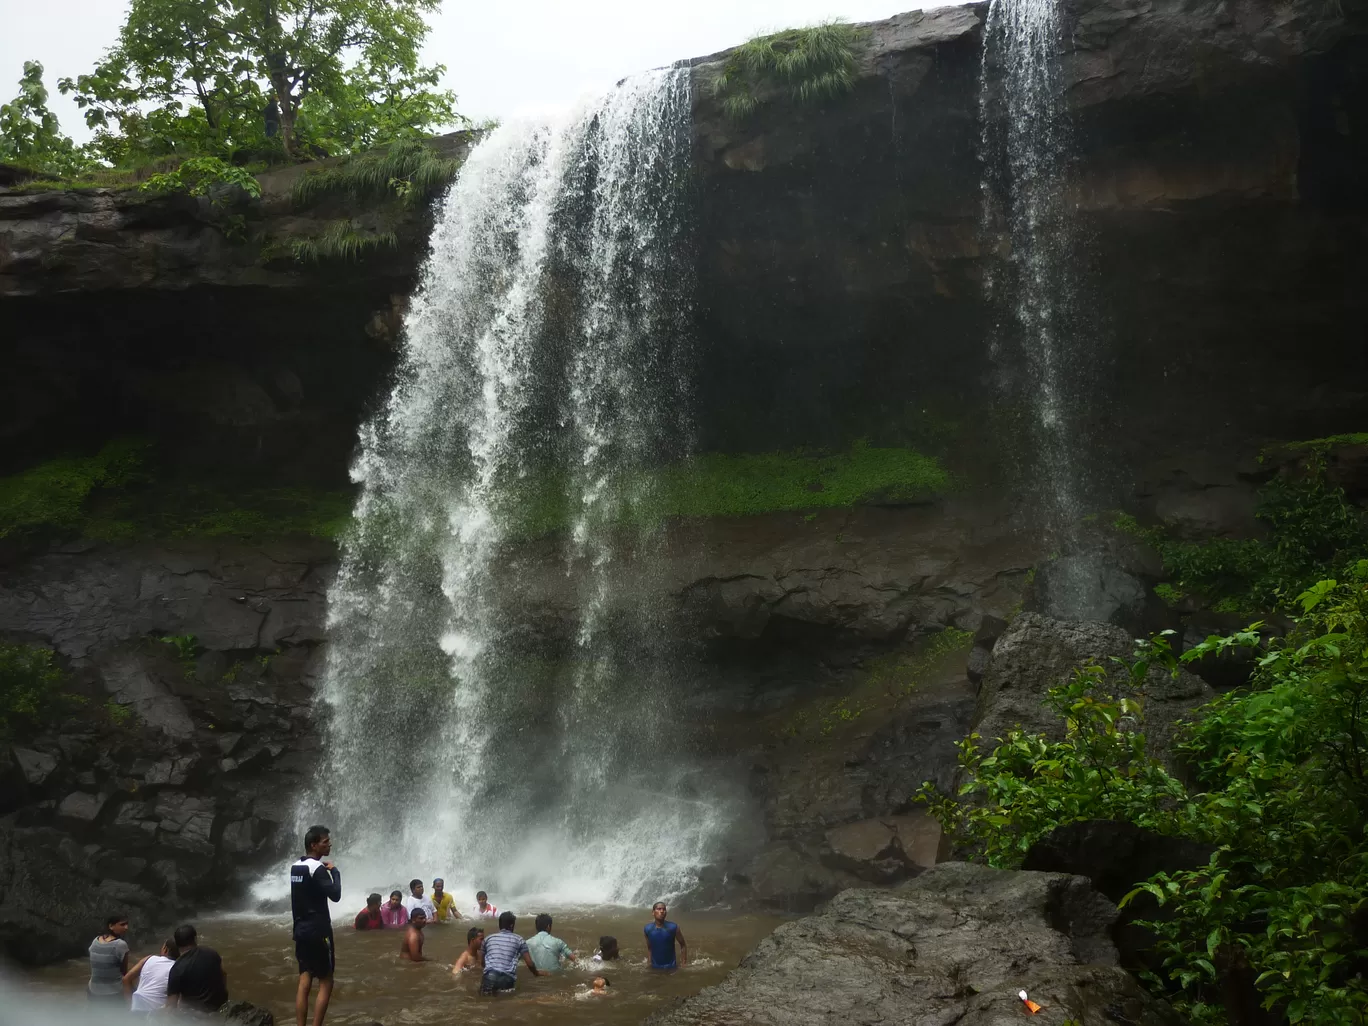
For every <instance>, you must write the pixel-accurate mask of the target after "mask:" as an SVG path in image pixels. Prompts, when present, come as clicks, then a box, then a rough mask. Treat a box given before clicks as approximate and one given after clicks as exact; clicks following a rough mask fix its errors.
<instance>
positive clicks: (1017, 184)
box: [979, 0, 1096, 549]
mask: <svg viewBox="0 0 1368 1026" xmlns="http://www.w3.org/2000/svg"><path fill="white" fill-rule="evenodd" d="M1059 48H1060V21H1059V0H992V3H990V4H989V8H988V21H986V25H985V29H984V82H985V86H984V89H982V92H981V100H979V103H981V111H979V114H981V122H982V126H984V152H985V155H986V156H988V167H989V170H988V174H986V175H985V183H984V196H985V200H984V228H985V235H989V237H990V235H992V234H996V233H997V231H999V226H1000V224H1003V223H1004V222H1005V228H1007V242H1008V245H1010V252H1011V257H1010V260H1008V261H1007V263H1005V265H1004V267H1001V268H1000V269H999V271H997V272H996V274H995V275H993V276H992V279H990V282H989V286H990V290H992V293H993V294H995V295H996V297H997V298H1000V300H1001V301H1003V302H1004V305H1005V306H1007V308H1008V309H1010V315H1011V320H1012V323H1014V330H1012V331H1011V332H1008V334H1011V335H1012V337H1015V338H1016V339H1018V346H1019V350H1021V364H1022V367H1023V369H1025V379H1026V380H1025V384H1026V393H1027V395H1026V398H1027V402H1029V406H1030V410H1031V428H1033V436H1034V449H1036V454H1037V466H1038V479H1040V486H1041V487H1040V491H1041V494H1040V506H1041V508H1042V510H1044V520H1045V529H1047V534H1048V536H1049V540H1051V542H1052V543H1053V544H1055V547H1056V549H1075V547H1077V544H1075V542H1077V536H1075V534H1077V525H1078V524H1079V521H1081V518H1082V514H1083V509H1085V505H1083V494H1085V487H1086V484H1088V482H1086V473H1088V471H1086V461H1085V456H1083V451H1085V435H1086V423H1085V421H1086V409H1088V405H1089V401H1090V395H1089V389H1090V384H1092V380H1090V372H1092V368H1093V365H1094V361H1096V352H1094V350H1096V346H1094V339H1093V338H1092V334H1090V332H1089V331H1088V327H1086V326H1085V323H1083V317H1082V316H1081V309H1079V302H1081V297H1079V289H1081V283H1079V274H1078V269H1077V261H1078V260H1079V246H1078V237H1077V227H1075V216H1074V211H1073V209H1071V207H1070V202H1068V161H1070V149H1071V148H1070V135H1071V131H1070V119H1068V111H1067V107H1066V101H1064V94H1063V83H1062V81H1060V64H1059ZM993 67H996V68H997V71H999V75H1000V78H999V82H1000V89H999V92H997V93H996V94H995V93H993V92H992V90H990V88H989V85H988V83H989V81H990V78H992V68H993ZM996 345H997V346H999V347H1000V346H1001V339H999V341H997V342H996Z"/></svg>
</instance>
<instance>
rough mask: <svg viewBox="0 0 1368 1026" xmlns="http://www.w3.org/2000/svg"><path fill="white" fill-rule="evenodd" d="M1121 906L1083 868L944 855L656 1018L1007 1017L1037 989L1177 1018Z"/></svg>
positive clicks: (988, 1020)
mask: <svg viewBox="0 0 1368 1026" xmlns="http://www.w3.org/2000/svg"><path fill="white" fill-rule="evenodd" d="M1115 916H1116V908H1115V906H1114V905H1112V904H1111V902H1109V901H1108V900H1107V899H1106V898H1104V897H1102V896H1101V895H1099V894H1097V893H1096V892H1095V891H1093V890H1092V889H1091V887H1090V886H1089V885H1088V882H1087V881H1086V880H1084V879H1082V878H1081V877H1072V876H1063V875H1056V874H1050V873H1025V872H1007V871H1003V870H996V869H988V868H986V867H983V866H974V865H969V864H966V863H954V862H950V863H942V864H941V865H939V866H936V867H935V868H934V869H930V870H928V871H927V872H925V873H923V874H922V875H921V876H919V877H917V878H916V879H915V880H913V881H911V882H910V883H907V884H904V885H902V886H900V887H897V888H895V889H893V890H882V891H876V890H850V891H843V892H842V893H840V894H838V895H837V896H836V897H835V898H833V899H832V900H831V902H830V903H829V904H828V905H827V906H826V908H825V909H823V910H822V912H821V913H820V914H818V915H815V916H811V917H809V918H806V919H800V920H798V921H796V922H791V923H785V924H784V925H783V926H780V927H779V928H778V929H777V930H775V931H774V933H773V935H772V936H770V937H769V938H768V939H766V940H764V941H761V943H760V945H759V947H757V948H756V949H755V950H754V951H753V952H751V954H749V955H747V956H746V957H745V958H744V959H742V961H741V964H740V966H739V967H738V968H737V969H735V970H734V971H733V972H732V973H731V975H729V976H728V977H727V979H726V980H724V981H723V982H722V983H721V984H718V985H717V986H715V987H709V988H708V989H706V990H704V991H703V992H702V993H700V994H698V995H696V996H694V997H690V998H685V999H684V1000H683V1001H681V1002H680V1003H679V1004H678V1005H676V1006H675V1007H674V1008H671V1009H667V1010H663V1011H660V1012H657V1013H655V1014H654V1015H652V1016H651V1017H649V1018H648V1019H647V1020H646V1022H647V1024H649V1026H730V1024H733V1023H734V1024H737V1026H741V1024H751V1023H760V1024H773V1026H837V1024H840V1026H862V1024H868V1026H875V1024H878V1026H904V1024H905V1026H925V1024H928V1023H951V1022H953V1023H957V1024H959V1026H1006V1024H1009V1023H1017V1022H1020V1021H1021V1019H1022V1016H1023V1015H1024V1014H1025V1011H1024V1009H1023V1008H1022V1004H1021V1001H1020V999H1019V998H1018V997H1017V992H1018V991H1019V990H1022V989H1024V990H1026V991H1027V992H1028V993H1029V994H1030V996H1031V998H1032V999H1033V1000H1035V1001H1037V1002H1039V1003H1040V1004H1042V1005H1044V1006H1045V1007H1046V1008H1047V1009H1048V1012H1049V1014H1050V1015H1051V1016H1052V1017H1053V1019H1052V1021H1063V1020H1065V1019H1073V1020H1075V1021H1077V1022H1080V1023H1084V1024H1086V1026H1105V1024H1116V1026H1171V1024H1176V1022H1177V1020H1176V1018H1175V1017H1174V1016H1173V1015H1172V1013H1171V1012H1170V1011H1169V1009H1168V1007H1167V1006H1166V1005H1164V1004H1163V1003H1162V1002H1159V1001H1156V1000H1155V999H1154V998H1151V997H1149V996H1148V995H1147V994H1145V993H1144V992H1143V991H1142V990H1141V989H1140V987H1139V986H1138V985H1137V984H1136V982H1135V980H1134V979H1133V978H1132V977H1131V976H1130V974H1129V973H1127V972H1126V971H1125V970H1124V969H1122V968H1120V966H1119V965H1118V964H1117V957H1116V949H1115V948H1114V947H1113V946H1112V943H1111V940H1110V938H1109V936H1108V931H1109V929H1110V927H1111V923H1112V921H1113V920H1114V919H1115ZM818 966H820V971H815V968H814V967H818Z"/></svg>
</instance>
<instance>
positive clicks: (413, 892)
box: [404, 880, 437, 923]
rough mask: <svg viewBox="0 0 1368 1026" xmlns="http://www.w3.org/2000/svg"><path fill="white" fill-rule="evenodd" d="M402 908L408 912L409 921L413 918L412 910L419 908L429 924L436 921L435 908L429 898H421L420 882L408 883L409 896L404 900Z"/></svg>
mask: <svg viewBox="0 0 1368 1026" xmlns="http://www.w3.org/2000/svg"><path fill="white" fill-rule="evenodd" d="M404 908H405V909H407V910H408V914H409V918H410V919H412V918H413V910H414V909H415V908H421V909H422V910H423V914H424V915H426V916H427V921H428V922H429V923H435V922H436V921H437V906H436V905H434V904H433V902H432V899H431V898H425V897H423V881H422V880H410V881H409V896H408V897H407V898H405V899H404Z"/></svg>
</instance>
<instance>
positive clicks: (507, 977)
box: [480, 912, 547, 994]
mask: <svg viewBox="0 0 1368 1026" xmlns="http://www.w3.org/2000/svg"><path fill="white" fill-rule="evenodd" d="M517 925H518V917H517V916H515V915H514V914H513V913H512V912H505V913H503V915H501V916H499V932H498V933H496V934H494V935H493V936H490V937H486V938H485V939H484V975H483V976H481V977H480V993H481V994H511V993H512V992H513V988H514V987H516V986H517V985H518V959H519V958H521V959H522V960H523V961H524V962H526V963H527V968H528V969H530V970H532V975H533V976H545V975H547V974H546V973H544V972H542V971H541V970H540V969H538V968H537V967H536V965H534V964H533V962H532V952H530V951H528V950H527V941H525V940H523V939H522V938H521V937H519V936H518V935H517V934H516V933H514V932H513V927H515V926H517Z"/></svg>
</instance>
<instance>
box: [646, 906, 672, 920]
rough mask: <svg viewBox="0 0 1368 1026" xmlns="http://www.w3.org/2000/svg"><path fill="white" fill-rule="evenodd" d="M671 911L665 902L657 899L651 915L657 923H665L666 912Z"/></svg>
mask: <svg viewBox="0 0 1368 1026" xmlns="http://www.w3.org/2000/svg"><path fill="white" fill-rule="evenodd" d="M669 911H670V910H669V909H668V908H667V907H666V906H665V902H663V901H657V902H656V903H655V904H654V905H652V906H651V917H652V918H653V919H654V920H655V921H656V922H657V923H663V922H665V913H667V912H669Z"/></svg>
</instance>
